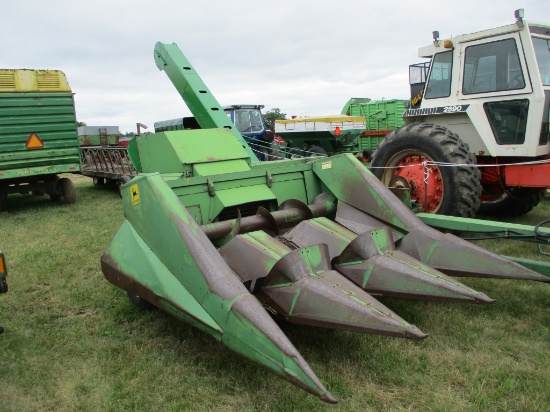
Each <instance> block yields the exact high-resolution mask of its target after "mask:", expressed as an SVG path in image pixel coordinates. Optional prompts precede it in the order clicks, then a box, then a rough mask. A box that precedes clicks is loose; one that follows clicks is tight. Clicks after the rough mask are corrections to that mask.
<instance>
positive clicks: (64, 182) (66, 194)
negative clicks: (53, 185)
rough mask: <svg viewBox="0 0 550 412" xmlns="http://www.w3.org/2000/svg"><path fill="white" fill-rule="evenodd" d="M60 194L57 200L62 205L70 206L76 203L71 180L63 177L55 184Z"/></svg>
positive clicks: (74, 190)
mask: <svg viewBox="0 0 550 412" xmlns="http://www.w3.org/2000/svg"><path fill="white" fill-rule="evenodd" d="M57 185H58V187H59V189H60V190H61V194H60V195H58V196H59V198H58V200H61V202H62V203H65V204H72V203H75V202H76V189H75V188H74V184H73V182H72V181H71V179H69V178H67V177H63V178H61V179H59V181H58V182H57Z"/></svg>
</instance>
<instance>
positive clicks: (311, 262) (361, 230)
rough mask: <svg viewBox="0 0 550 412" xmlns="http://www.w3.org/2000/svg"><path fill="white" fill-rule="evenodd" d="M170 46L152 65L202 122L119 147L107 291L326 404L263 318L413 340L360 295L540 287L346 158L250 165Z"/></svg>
mask: <svg viewBox="0 0 550 412" xmlns="http://www.w3.org/2000/svg"><path fill="white" fill-rule="evenodd" d="M157 48H159V44H157ZM176 49H177V46H175V45H171V46H170V47H168V48H167V47H164V45H161V47H160V49H159V50H158V51H156V52H155V56H156V59H157V64H159V62H160V63H162V65H164V64H165V63H166V66H163V67H168V68H169V71H172V70H173V72H174V73H175V74H174V73H172V74H173V76H172V77H171V79H172V80H173V81H174V83H175V84H176V86H177V87H178V88H185V87H186V86H185V85H188V84H190V82H189V79H187V77H188V75H189V77H190V78H191V83H192V84H194V85H197V84H198V85H200V86H201V87H199V88H195V89H193V88H188V89H186V90H184V92H183V93H182V96H183V97H184V99H185V100H186V102H188V104H191V105H194V109H193V110H194V114H195V116H196V117H197V118H203V119H205V120H204V122H205V123H204V124H205V125H209V126H203V125H201V126H203V129H202V130H189V131H188V130H183V131H173V132H164V133H159V134H154V135H148V136H141V137H140V138H139V139H137V140H134V141H133V142H132V143H131V144H130V147H129V153H130V155H131V157H132V159H136V167H137V169H138V170H140V172H141V173H140V174H139V175H138V176H137V177H136V178H134V179H133V180H132V181H131V182H129V183H127V184H125V185H124V187H123V207H124V215H125V221H124V223H123V225H122V227H121V228H120V230H119V231H118V233H117V234H116V235H115V237H114V239H113V240H112V242H111V244H110V245H109V246H108V248H107V249H106V251H105V253H104V255H103V256H102V270H103V273H104V274H105V277H106V278H107V279H108V280H109V281H110V282H112V283H113V284H115V285H117V286H119V287H120V288H122V289H124V290H126V291H128V293H130V294H131V295H136V296H138V297H139V298H142V299H145V300H146V301H148V302H150V303H152V304H154V305H155V306H157V307H159V308H161V309H163V310H165V311H166V312H168V313H170V314H172V315H173V316H175V317H177V318H179V319H182V320H184V321H186V322H188V323H190V324H191V325H193V326H195V327H197V328H199V329H201V330H203V331H205V332H206V333H209V334H210V335H212V336H213V337H214V338H215V339H217V340H219V341H220V342H221V343H223V344H224V345H226V346H228V347H229V348H231V349H233V350H234V351H236V352H237V353H239V354H241V355H242V356H244V357H245V358H247V359H249V360H250V361H252V362H254V363H256V364H258V365H261V366H263V367H265V368H266V369H268V370H269V371H271V372H272V373H274V374H276V375H278V376H280V377H282V378H284V379H286V380H288V381H289V382H291V383H293V384H295V385H296V386H298V387H300V388H302V389H304V390H305V391H308V392H309V393H312V394H314V395H316V396H318V397H319V398H321V399H322V400H324V401H326V402H330V403H334V402H336V400H335V399H334V397H333V396H332V395H331V394H330V392H328V391H327V389H326V388H325V387H324V386H323V384H322V383H321V382H320V380H319V379H318V378H317V376H316V375H315V373H314V372H313V371H312V370H311V368H310V367H309V366H308V364H307V363H306V361H305V360H304V359H303V358H302V356H301V355H300V354H299V353H298V351H297V350H296V348H294V346H293V345H292V343H290V341H289V340H288V338H287V337H286V336H285V335H284V333H283V332H282V331H281V329H280V328H279V327H278V326H277V324H276V323H275V322H274V320H273V319H272V318H271V316H269V314H268V313H276V314H277V315H279V316H280V317H281V318H283V319H286V320H287V321H288V322H291V323H296V324H300V325H313V326H319V327H327V328H335V329H343V330H350V331H359V332H367V333H377V334H382V335H388V336H400V337H407V338H413V339H422V338H425V337H426V336H427V335H426V334H424V333H423V332H421V331H420V330H418V328H416V327H415V326H414V325H411V324H410V323H408V322H407V321H406V320H404V319H402V318H400V317H399V315H398V314H396V313H394V312H393V311H392V310H391V309H390V308H388V307H386V306H384V305H382V304H381V303H380V302H378V301H377V300H376V299H375V297H373V296H371V295H370V293H372V294H374V295H387V296H397V297H407V298H419V299H439V300H444V301H460V302H469V303H491V302H492V299H490V298H489V297H487V296H486V295H485V294H483V293H481V292H477V291H475V290H472V289H471V288H468V287H467V286H465V285H463V284H461V283H460V282H458V281H456V280H454V279H452V278H450V277H449V276H448V275H458V276H482V277H495V278H512V279H524V280H537V281H542V282H550V278H548V277H546V276H543V275H541V274H539V273H536V272H534V271H532V270H529V269H527V268H526V267H525V266H522V265H520V264H517V263H514V262H512V261H510V260H508V259H505V258H503V257H501V256H498V255H495V254H492V253H490V252H488V251H486V250H484V249H482V248H480V247H477V246H475V245H472V244H471V243H469V242H467V241H465V240H463V239H460V238H458V237H456V236H453V235H449V234H443V233H441V232H438V231H437V230H435V229H433V228H431V227H429V226H428V225H426V224H425V223H424V222H423V221H422V220H421V219H420V218H419V217H418V216H416V215H415V214H414V213H413V212H412V211H411V210H410V209H409V208H408V207H407V206H406V205H405V204H404V203H403V202H402V201H400V200H399V199H398V198H397V197H396V196H395V195H394V194H393V193H392V192H390V191H389V190H388V189H387V188H386V187H385V186H384V185H383V184H382V183H381V182H380V181H379V180H378V179H377V178H376V177H375V176H374V175H372V173H370V172H369V170H368V169H367V168H366V167H365V166H364V165H363V164H362V163H361V162H359V161H358V160H357V159H356V158H355V157H354V156H352V155H350V154H341V155H337V156H333V157H316V158H309V159H297V160H284V161H274V162H261V163H256V162H253V161H250V159H251V157H250V156H249V155H248V150H247V148H246V146H245V145H243V144H242V142H241V140H240V139H241V137H240V134H239V135H238V136H236V135H235V133H234V131H232V130H230V129H229V130H228V129H227V128H226V127H224V126H223V125H222V127H220V123H219V122H218V120H216V118H215V116H214V117H211V113H210V111H209V110H208V108H209V107H216V106H215V105H214V103H213V102H212V101H211V100H209V99H207V100H206V103H205V102H204V101H203V100H201V97H202V95H203V94H206V95H209V92H207V93H202V92H203V91H204V90H207V89H205V86H204V87H202V86H203V83H202V80H200V78H199V77H198V74H196V72H194V71H193V70H192V69H186V67H191V66H190V65H188V62H187V60H182V59H181V57H182V56H183V55H181V52H180V51H179V49H177V50H176ZM172 54H174V55H175V56H176V59H174V58H173V56H172ZM159 59H160V60H159ZM171 62H172V63H171ZM174 62H176V63H178V64H179V65H180V66H179V67H183V72H182V70H180V69H178V68H177V67H176V68H172V65H173V64H174ZM169 75H170V74H169ZM204 104H212V105H207V106H204V107H201V106H202V105H204ZM208 127H214V128H208ZM159 172H160V173H159ZM264 308H267V309H268V310H265V309H264Z"/></svg>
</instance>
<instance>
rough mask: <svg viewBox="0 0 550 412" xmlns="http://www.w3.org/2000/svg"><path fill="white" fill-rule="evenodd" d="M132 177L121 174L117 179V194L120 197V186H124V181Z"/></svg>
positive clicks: (126, 181)
mask: <svg viewBox="0 0 550 412" xmlns="http://www.w3.org/2000/svg"><path fill="white" fill-rule="evenodd" d="M130 180H132V178H131V177H130V176H126V175H124V176H121V177H120V179H118V183H117V184H118V195H119V196H120V197H121V198H122V186H124V185H125V184H126V183H128V182H129V181H130Z"/></svg>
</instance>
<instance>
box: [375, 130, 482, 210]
mask: <svg viewBox="0 0 550 412" xmlns="http://www.w3.org/2000/svg"><path fill="white" fill-rule="evenodd" d="M425 162H427V163H425ZM431 162H435V163H436V164H433V163H431ZM442 163H444V164H447V165H448V166H443V165H442ZM470 165H471V166H470ZM475 165H476V159H475V156H474V155H473V154H472V153H470V149H469V147H468V145H467V144H466V143H465V142H464V141H462V140H461V139H460V137H459V136H458V135H457V134H456V133H453V132H451V131H450V130H448V129H447V128H445V127H441V126H437V125H435V124H430V123H415V124H410V125H406V126H403V127H400V128H399V129H396V130H394V131H393V132H391V133H390V134H388V135H387V136H386V137H385V138H384V140H382V142H380V144H379V145H378V147H377V149H376V151H375V152H374V155H373V158H372V162H371V165H370V168H371V171H372V173H373V174H374V175H375V176H376V177H378V178H379V179H380V180H381V181H382V183H384V184H385V185H386V186H392V185H393V184H394V183H395V184H398V185H399V186H400V187H402V186H403V185H404V186H406V187H409V188H410V191H411V199H412V200H414V201H416V202H417V203H419V204H420V205H422V211H424V212H429V213H437V214H443V215H449V216H460V217H474V216H475V214H476V213H477V210H478V209H479V204H480V195H481V183H480V178H481V175H480V171H479V169H478V168H477V167H476V166H475ZM426 182H427V183H426Z"/></svg>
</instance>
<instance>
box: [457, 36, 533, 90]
mask: <svg viewBox="0 0 550 412" xmlns="http://www.w3.org/2000/svg"><path fill="white" fill-rule="evenodd" d="M523 88H525V78H524V76H523V71H522V70H521V64H520V60H519V54H518V48H517V46H516V41H515V40H514V39H506V40H500V41H496V42H491V43H485V44H479V45H475V46H469V47H466V58H465V63H464V76H463V83H462V93H463V94H475V93H489V92H500V91H505V90H518V89H523Z"/></svg>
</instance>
